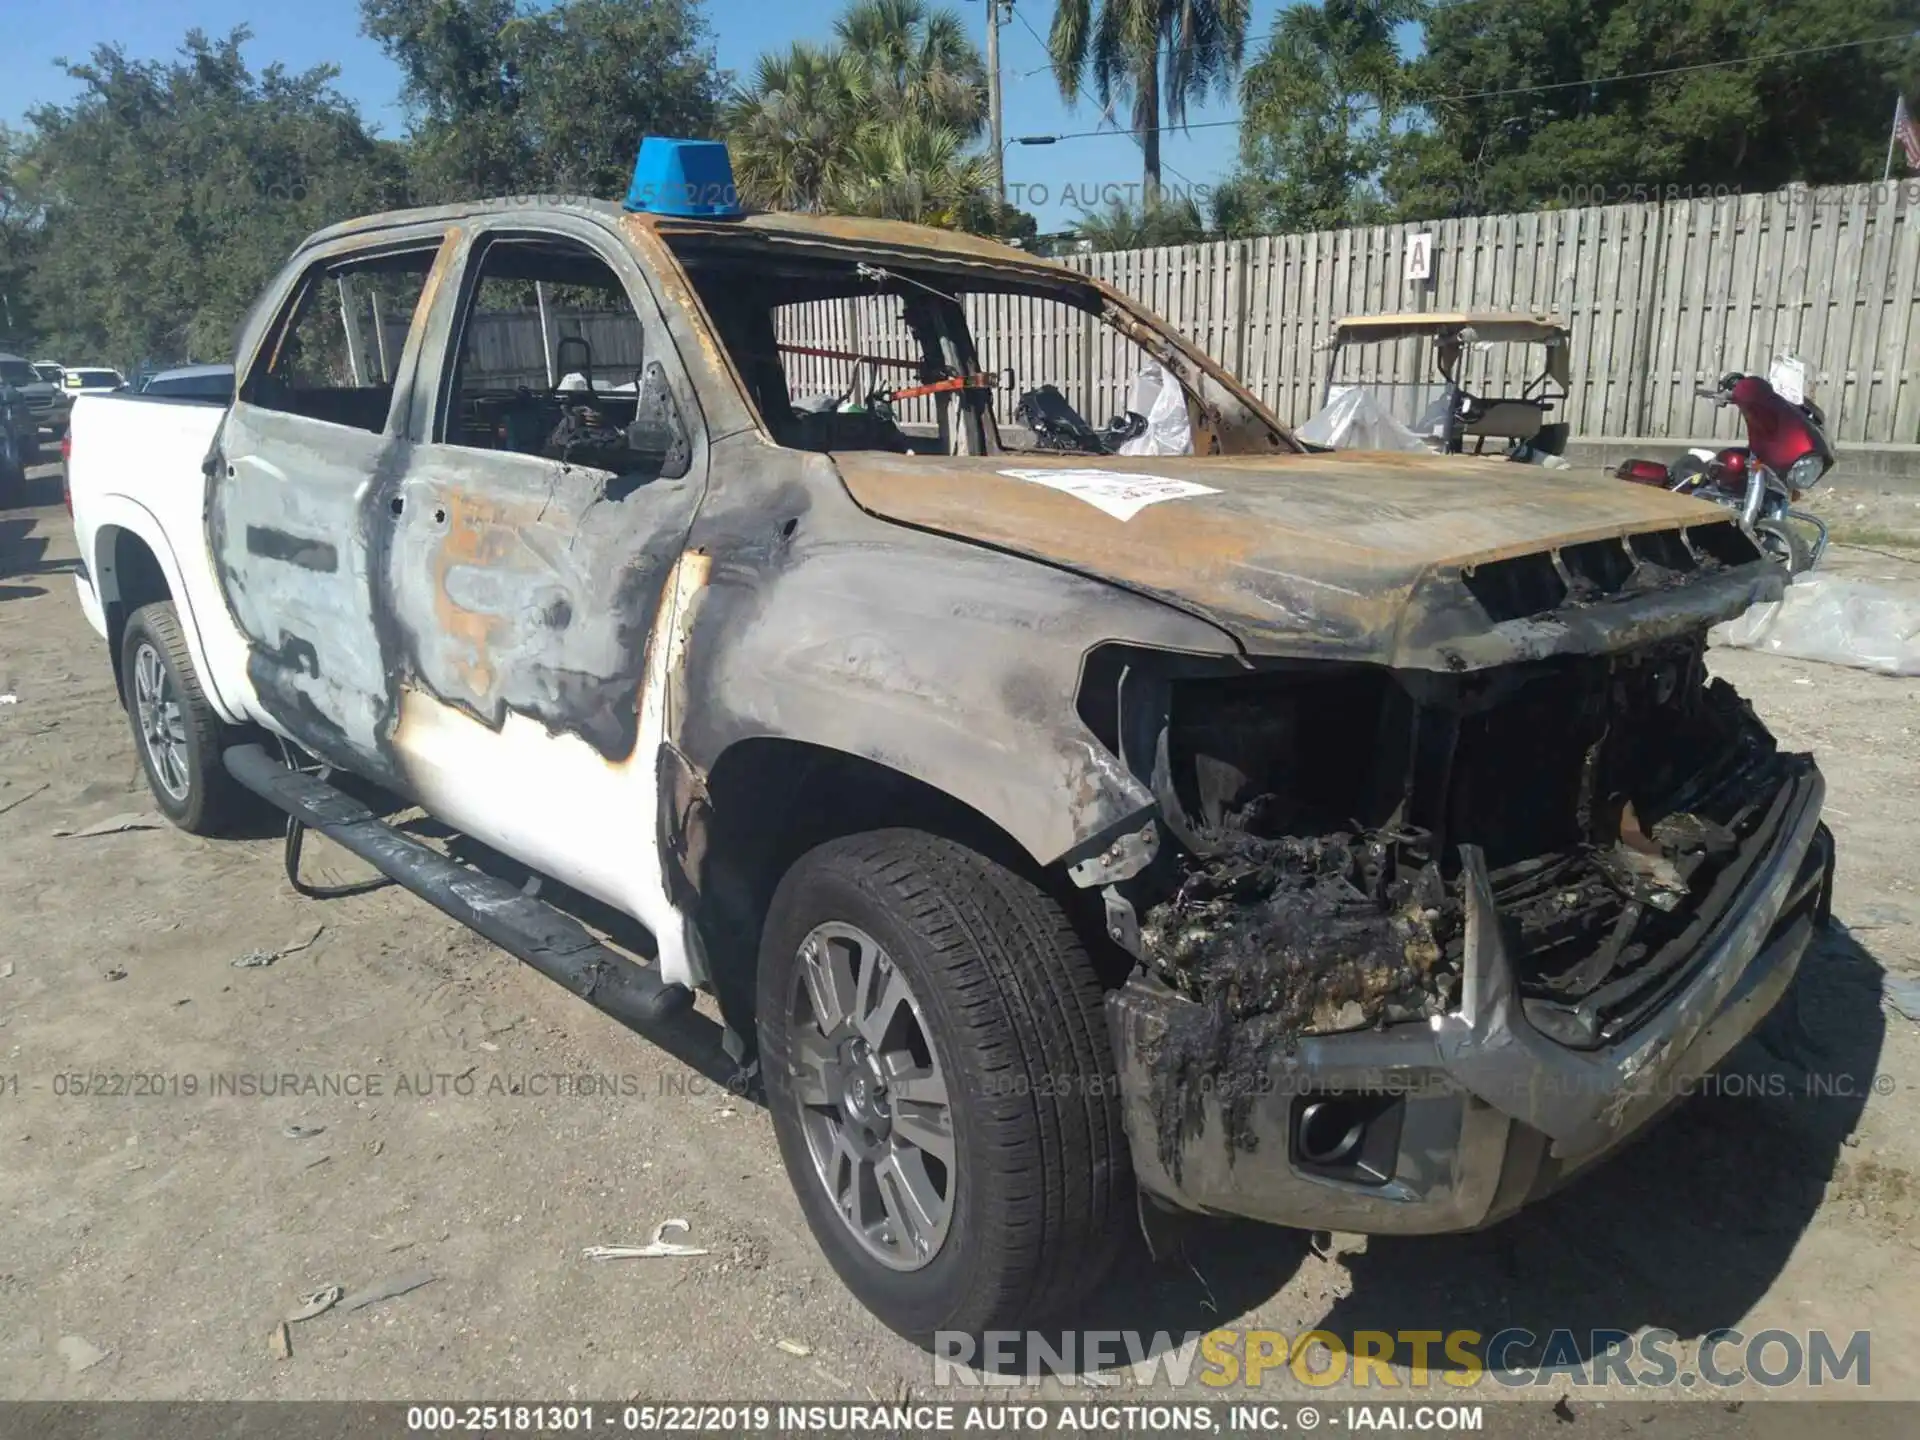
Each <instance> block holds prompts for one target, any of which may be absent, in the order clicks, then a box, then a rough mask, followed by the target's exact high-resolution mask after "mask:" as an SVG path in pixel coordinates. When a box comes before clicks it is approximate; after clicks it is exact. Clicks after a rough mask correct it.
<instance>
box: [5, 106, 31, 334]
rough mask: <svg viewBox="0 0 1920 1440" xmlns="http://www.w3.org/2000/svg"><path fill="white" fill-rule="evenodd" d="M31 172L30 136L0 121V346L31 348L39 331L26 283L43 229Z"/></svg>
mask: <svg viewBox="0 0 1920 1440" xmlns="http://www.w3.org/2000/svg"><path fill="white" fill-rule="evenodd" d="M30 175H31V161H30V160H29V159H28V156H27V150H26V137H25V136H24V135H23V134H21V133H20V132H19V131H17V130H12V129H9V128H8V127H7V126H5V125H0V350H16V351H17V350H30V349H32V348H33V344H34V339H35V336H36V334H37V331H36V329H35V326H34V316H33V301H32V298H31V297H30V295H29V294H28V284H29V278H30V277H31V275H32V273H33V266H34V259H35V255H36V252H37V251H38V249H39V239H40V233H41V227H40V225H39V216H38V213H37V209H36V207H35V205H34V203H33V199H32V197H31V196H30V195H29V194H28V185H29V183H30Z"/></svg>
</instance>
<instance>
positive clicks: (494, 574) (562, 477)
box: [388, 452, 699, 760]
mask: <svg viewBox="0 0 1920 1440" xmlns="http://www.w3.org/2000/svg"><path fill="white" fill-rule="evenodd" d="M543 469H544V471H545V472H546V473H544V474H542V473H541V472H542V470H543ZM607 486H608V477H607V476H606V475H604V474H602V473H600V472H598V471H591V470H581V469H573V468H569V467H566V466H563V465H561V464H559V463H557V462H551V463H548V464H547V465H545V466H544V467H542V466H540V465H536V464H534V463H532V462H529V461H528V460H527V459H526V458H525V457H521V456H505V457H501V456H492V455H486V454H474V453H468V454H466V455H464V456H460V455H458V454H457V452H455V453H449V454H448V455H447V456H446V457H445V458H444V460H441V461H438V462H436V463H435V464H434V465H432V466H431V467H430V468H423V467H422V466H421V465H419V464H416V465H415V466H414V467H413V468H412V469H411V470H410V471H409V475H408V478H407V480H406V481H405V483H404V485H403V487H402V491H401V492H400V493H401V495H402V498H403V500H404V504H403V519H402V521H401V523H400V524H399V525H398V526H397V527H395V532H394V540H393V553H392V559H391V562H390V568H389V572H388V575H389V583H390V585H391V587H392V595H393V607H394V612H395V616H396V623H397V627H398V629H399V631H400V636H401V646H402V652H403V653H402V656H401V661H400V663H401V664H402V666H403V667H404V669H405V671H406V672H407V673H408V674H409V675H410V676H412V677H414V678H415V679H416V680H417V682H418V683H419V684H420V685H422V686H423V687H424V688H425V689H426V690H428V691H429V692H430V693H432V694H433V695H435V696H437V697H438V698H440V699H442V700H444V701H446V702H447V703H449V704H452V705H456V706H458V707H460V708H461V709H464V710H466V711H467V712H468V713H469V714H471V715H473V716H474V717H475V718H477V719H479V720H481V721H482V722H483V723H485V724H488V725H490V726H493V727H494V728H496V729H497V728H498V727H499V726H500V724H501V723H502V722H503V720H504V718H505V716H506V714H507V712H508V711H516V712H518V713H520V714H524V715H527V716H529V717H531V718H533V719H535V720H537V721H539V722H540V723H541V724H542V725H544V726H545V727H547V729H549V730H550V731H552V732H554V733H566V732H572V733H575V734H578V735H580V736H581V737H582V738H583V739H585V740H586V741H587V742H588V743H589V744H591V745H592V746H593V747H594V749H595V750H597V751H598V752H599V753H600V754H601V755H603V756H605V757H606V758H607V759H609V760H625V759H627V758H629V757H630V756H632V754H633V750H634V744H635V739H636V735H637V731H638V703H639V702H638V693H639V687H640V677H641V673H642V670H643V667H644V661H645V650H646V641H647V632H648V628H649V626H650V625H651V624H652V621H653V617H654V614H655V611H656V609H657V608H658V604H659V598H660V588H661V585H662V584H663V582H664V580H665V578H666V575H667V572H668V570H669V569H670V567H671V566H672V564H673V561H674V559H675V558H676V557H677V556H678V555H679V553H680V549H681V546H682V543H683V540H684V537H685V534H686V527H687V525H688V524H689V523H690V521H691V519H692V513H693V507H694V504H695V502H696V501H697V499H698V494H699V488H698V484H697V483H696V482H693V481H690V480H654V481H651V482H649V483H646V484H643V485H637V486H634V487H633V488H631V489H630V490H628V492H627V493H626V494H625V496H624V498H622V499H619V500H610V499H608V498H607V494H608V489H607Z"/></svg>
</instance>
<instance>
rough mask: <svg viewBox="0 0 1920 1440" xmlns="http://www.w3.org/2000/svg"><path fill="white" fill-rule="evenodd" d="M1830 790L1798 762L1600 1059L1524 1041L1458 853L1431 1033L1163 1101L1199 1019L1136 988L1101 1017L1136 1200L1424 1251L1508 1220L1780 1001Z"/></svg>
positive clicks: (1297, 1061) (1319, 1041)
mask: <svg viewBox="0 0 1920 1440" xmlns="http://www.w3.org/2000/svg"><path fill="white" fill-rule="evenodd" d="M1824 788H1825V787H1824V784H1823V782H1822V780H1821V777H1820V773H1819V771H1818V770H1817V769H1815V768H1814V767H1813V765H1812V764H1811V762H1806V763H1805V765H1804V768H1803V769H1801V770H1800V771H1799V772H1798V773H1797V774H1796V775H1794V777H1793V778H1792V779H1790V780H1789V781H1788V782H1787V783H1786V784H1785V785H1784V786H1783V787H1782V789H1781V791H1780V793H1779V795H1778V797H1777V798H1776V800H1775V803H1774V806H1773V807H1772V813H1771V814H1770V816H1769V818H1768V823H1767V824H1765V825H1764V826H1763V827H1762V828H1761V830H1760V832H1759V833H1758V834H1757V835H1756V836H1755V838H1754V849H1753V853H1752V854H1751V855H1750V856H1748V857H1744V858H1745V859H1746V860H1747V862H1748V863H1746V864H1744V865H1743V866H1742V867H1741V874H1740V877H1739V880H1738V883H1737V888H1735V889H1734V890H1733V893H1732V894H1731V895H1730V896H1727V897H1722V903H1721V904H1720V906H1719V908H1718V913H1717V915H1716V916H1715V918H1714V919H1713V921H1712V923H1711V926H1710V928H1709V929H1708V930H1707V932H1706V934H1705V935H1704V937H1703V938H1702V940H1701V942H1700V944H1699V946H1698V948H1697V950H1696V951H1695V953H1694V958H1693V959H1692V961H1691V963H1690V964H1688V965H1687V966H1686V967H1685V969H1684V970H1683V972H1682V973H1681V974H1680V975H1679V976H1677V977H1675V979H1674V981H1673V982H1672V988H1671V991H1670V993H1668V994H1666V995H1665V996H1664V997H1663V998H1662V1002H1661V1004H1660V1005H1659V1007H1658V1008H1657V1009H1656V1010H1654V1012H1653V1013H1652V1014H1651V1015H1650V1016H1648V1017H1647V1018H1645V1019H1644V1020H1642V1021H1640V1022H1639V1023H1638V1024H1637V1025H1636V1026H1635V1028H1633V1029H1632V1030H1631V1032H1630V1033H1628V1034H1626V1035H1624V1036H1622V1037H1620V1038H1619V1039H1617V1040H1615V1041H1613V1042H1612V1043H1608V1044H1604V1045H1602V1046H1601V1047H1599V1048H1596V1049H1590V1050H1576V1049H1571V1048H1568V1047H1566V1046H1564V1045H1561V1044H1559V1043H1558V1042H1556V1041H1553V1040H1550V1039H1548V1038H1546V1036H1544V1035H1543V1034H1541V1033H1540V1032H1539V1031H1538V1030H1536V1029H1535V1028H1534V1027H1533V1026H1532V1025H1531V1024H1529V1023H1528V1021H1527V1019H1526V1016H1525V1014H1524V1010H1523V1006H1522V1001H1521V997H1520V994H1519V988H1518V985H1517V983H1516V981H1515V977H1514V972H1513V967H1512V965H1511V964H1510V962H1509V959H1508V955H1507V952H1506V947H1505V944H1504V942H1503V940H1502V936H1501V926H1500V923H1499V918H1498V916H1497V914H1496V912H1495V910H1494V902H1493V897H1492V893H1491V889H1490V887H1489V885H1488V883H1487V878H1486V872H1485V868H1484V866H1483V865H1481V863H1480V861H1479V857H1478V854H1477V852H1474V851H1472V850H1471V849H1468V848H1465V847H1463V850H1462V860H1463V872H1464V875H1463V881H1464V884H1463V889H1464V904H1465V912H1466V954H1465V964H1464V973H1463V977H1462V978H1463V986H1462V993H1461V999H1460V1004H1459V1005H1458V1007H1457V1008H1456V1009H1455V1010H1454V1011H1453V1012H1452V1013H1450V1014H1447V1015H1443V1016H1436V1017H1435V1018H1434V1019H1433V1020H1431V1021H1430V1022H1427V1023H1425V1024H1415V1023H1407V1024H1400V1025H1391V1026H1388V1027H1386V1028H1384V1029H1379V1030H1369V1031H1362V1032H1357V1033H1349V1034H1341V1035H1324V1036H1303V1037H1300V1038H1298V1039H1297V1040H1294V1041H1292V1042H1291V1043H1290V1044H1285V1045H1275V1046H1274V1047H1273V1049H1272V1051H1271V1053H1269V1054H1266V1055H1264V1056H1262V1057H1261V1063H1260V1065H1259V1066H1258V1067H1257V1071H1256V1072H1253V1073H1235V1074H1226V1073H1223V1074H1222V1075H1221V1076H1220V1077H1219V1083H1218V1085H1217V1086H1215V1087H1212V1088H1211V1089H1208V1090H1207V1093H1203V1094H1199V1095H1195V1094H1193V1093H1191V1092H1192V1089H1193V1087H1192V1086H1191V1084H1188V1085H1186V1086H1184V1087H1183V1093H1182V1094H1181V1095H1180V1096H1179V1097H1178V1103H1170V1101H1169V1097H1168V1094H1167V1087H1166V1085H1165V1083H1164V1073H1163V1071H1162V1070H1161V1068H1160V1067H1162V1066H1163V1064H1164V1062H1165V1050H1166V1042H1167V1039H1168V1035H1169V1031H1170V1029H1171V1028H1172V1027H1173V1026H1175V1025H1177V1024H1178V1023H1179V1022H1180V1021H1181V1019H1182V1016H1181V1013H1180V1007H1187V1009H1188V1010H1189V1011H1191V1010H1193V1009H1194V1008H1195V1002H1193V1001H1191V1000H1187V999H1185V998H1183V997H1181V996H1179V995H1177V994H1175V993H1174V992H1173V991H1171V990H1169V989H1167V988H1166V987H1165V986H1163V985H1161V984H1160V983H1159V982H1158V981H1156V980H1153V979H1151V978H1146V977H1142V976H1136V977H1135V978H1134V979H1132V980H1131V981H1129V982H1128V983H1127V984H1126V985H1125V986H1123V987H1122V988H1121V989H1119V990H1117V991H1115V992H1113V993H1112V994H1110V995H1109V996H1108V998H1107V1019H1108V1023H1109V1028H1110V1030H1111V1032H1112V1037H1113V1044H1114V1051H1115V1057H1116V1062H1117V1068H1118V1077H1119V1086H1120V1093H1121V1097H1122V1104H1123V1113H1124V1116H1125V1123H1126V1126H1127V1134H1128V1138H1129V1141H1130V1143H1131V1148H1132V1152H1133V1161H1134V1168H1135V1171H1136V1173H1137V1174H1138V1176H1139V1179H1140V1183H1141V1185H1142V1186H1143V1187H1144V1188H1145V1190H1146V1191H1147V1192H1148V1193H1149V1194H1151V1195H1153V1196H1155V1197H1157V1198H1158V1199H1160V1200H1162V1201H1164V1202H1166V1203H1168V1204H1171V1205H1174V1206H1177V1207H1180V1208H1184V1209H1189V1210H1201V1211H1210V1212H1217V1213H1222V1214H1232V1215H1244V1216H1249V1217H1252V1218H1255V1219H1260V1220H1267V1221H1272V1222H1275V1223H1278V1224H1283V1225H1295V1226H1302V1227H1308V1228H1315V1229H1340V1230H1355V1231H1364V1232H1374V1233H1381V1234H1396V1233H1397V1234H1431V1233H1437V1232H1445V1231H1454V1230H1469V1229H1473V1228H1475V1227H1477V1226H1481V1225H1486V1224H1489V1223H1491V1222H1493V1221H1495V1220H1498V1219H1500V1218H1502V1217H1504V1216H1506V1215H1508V1214H1511V1213H1512V1212H1513V1211H1514V1210H1516V1209H1518V1208H1519V1207H1520V1206H1521V1205H1523V1204H1525V1203H1527V1202H1528V1201H1529V1200H1531V1199H1533V1198H1535V1197H1537V1196H1539V1195H1542V1194H1544V1193H1546V1192H1547V1191H1548V1190H1551V1189H1552V1188H1553V1187H1554V1186H1556V1185H1557V1184H1558V1183H1559V1182H1560V1181H1561V1180H1563V1179H1564V1178H1565V1177H1566V1176H1568V1175H1570V1174H1571V1173H1573V1172H1574V1171H1576V1170H1578V1169H1580V1168H1581V1167H1582V1166H1585V1165H1587V1164H1590V1163H1592V1162H1593V1161H1594V1160H1597V1159H1599V1158H1600V1157H1601V1156H1603V1155H1606V1154H1607V1153H1608V1152H1610V1151H1612V1150H1613V1149H1615V1148H1617V1147H1618V1146H1620V1145H1621V1144H1622V1143H1623V1142H1624V1141H1626V1140H1627V1139H1628V1138H1629V1137H1630V1136H1632V1135H1633V1134H1634V1133H1635V1132H1636V1131H1638V1130H1640V1129H1641V1128H1642V1127H1644V1126H1645V1125H1646V1124H1647V1123H1648V1122H1649V1121H1650V1120H1652V1119H1653V1118H1654V1117H1655V1116H1656V1115H1657V1114H1659V1113H1660V1112H1661V1111H1662V1110H1664V1109H1665V1108H1666V1107H1667V1106H1668V1105H1670V1104H1671V1103H1673V1102H1674V1101H1676V1100H1678V1099H1681V1098H1684V1097H1685V1096H1686V1095H1687V1094H1689V1093H1692V1092H1693V1091H1695V1090H1697V1089H1699V1088H1701V1087H1700V1081H1701V1077H1703V1076H1704V1075H1705V1074H1706V1073H1707V1072H1708V1071H1709V1070H1710V1069H1711V1068H1712V1067H1713V1066H1714V1065H1716V1064H1717V1063H1718V1062H1719V1061H1720V1060H1721V1058H1722V1057H1723V1056H1725V1055H1726V1053H1727V1052H1728V1051H1729V1050H1731V1049H1732V1048H1733V1047H1734V1045H1736V1044H1737V1043H1738V1042H1739V1041H1740V1040H1741V1039H1743V1038H1744V1037H1745V1036H1746V1035H1747V1034H1749V1033H1750V1032H1751V1031H1752V1030H1753V1028H1754V1027H1755V1026H1756V1025H1757V1024H1759V1022H1760V1020H1761V1019H1762V1018H1763V1017H1764V1016H1765V1015H1766V1013H1767V1012H1768V1011H1769V1010H1770V1009H1771V1008H1772V1007H1773V1005H1774V1003H1775V1002H1776V1001H1777V1000H1778V999H1779V998H1780V996H1781V995H1782V994H1783V993H1784V992H1785V991H1786V989H1787V986H1788V985H1789V984H1790V983H1791V981H1792V979H1793V976H1794V973H1795V971H1796V970H1797V969H1798V967H1799V964H1800V958H1801V956H1802V954H1803V953H1804V951H1805V950H1806V948H1807V943H1808V940H1809V938H1810V937H1811V935H1812V932H1813V927H1814V924H1815V919H1816V913H1817V911H1818V908H1819V905H1820V903H1821V901H1822V898H1823V892H1824V888H1825V886H1826V884H1827V883H1828V881H1827V877H1828V874H1829V871H1830V865H1831V841H1830V839H1829V837H1828V835H1827V832H1826V831H1825V830H1824V829H1822V828H1821V826H1820V823H1819V819H1820V801H1821V797H1822V794H1823V792H1824Z"/></svg>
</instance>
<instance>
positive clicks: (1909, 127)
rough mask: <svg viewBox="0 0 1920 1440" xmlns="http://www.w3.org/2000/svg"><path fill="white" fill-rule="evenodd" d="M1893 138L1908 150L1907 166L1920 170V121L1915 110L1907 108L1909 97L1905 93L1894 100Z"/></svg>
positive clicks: (1902, 147) (1913, 169)
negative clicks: (1914, 115) (1914, 116)
mask: <svg viewBox="0 0 1920 1440" xmlns="http://www.w3.org/2000/svg"><path fill="white" fill-rule="evenodd" d="M1893 138H1894V139H1896V140H1898V141H1899V142H1900V148H1901V149H1902V150H1905V151H1906V152H1907V168H1908V169H1909V170H1912V171H1915V172H1920V121H1916V120H1915V119H1914V118H1913V112H1912V111H1911V110H1909V109H1907V97H1906V96H1904V95H1902V96H1901V97H1900V98H1899V99H1898V100H1896V101H1895V102H1894V106H1893Z"/></svg>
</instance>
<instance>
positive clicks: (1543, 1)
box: [1386, 0, 1920, 217]
mask: <svg viewBox="0 0 1920 1440" xmlns="http://www.w3.org/2000/svg"><path fill="white" fill-rule="evenodd" d="M1917 27H1920V3H1916V0H1478V3H1475V4H1472V5H1463V6H1458V7H1451V6H1450V7H1445V8H1436V9H1435V10H1434V12H1433V14H1432V15H1431V16H1430V17H1429V19H1428V22H1427V31H1426V51H1425V53H1424V54H1423V55H1422V56H1421V58H1420V59H1419V61H1418V62H1417V63H1416V64H1415V65H1414V67H1413V76H1412V82H1411V83H1412V87H1413V89H1414V90H1415V91H1416V92H1418V93H1419V94H1420V95H1421V96H1422V97H1423V99H1424V121H1423V123H1422V124H1421V125H1420V126H1419V127H1417V129H1416V130H1415V131H1414V132H1413V133H1411V134H1409V135H1407V136H1406V137H1404V138H1403V139H1402V140H1401V142H1400V143H1399V145H1398V147H1397V148H1398V151H1399V153H1398V155H1397V156H1396V159H1395V162H1394V163H1393V164H1392V165H1391V166H1390V167H1389V168H1388V171H1387V174H1386V189H1387V191H1388V193H1389V194H1390V196H1391V197H1392V199H1393V200H1394V201H1395V203H1396V206H1397V208H1398V209H1399V211H1400V212H1401V213H1402V214H1404V215H1407V216H1409V217H1422V216H1433V215H1444V214H1460V213H1469V212H1474V211H1480V212H1487V211H1503V210H1524V209H1531V208H1535V207H1539V206H1543V205H1555V204H1566V203H1572V202H1574V201H1576V200H1578V199H1580V198H1582V197H1585V196H1589V195H1593V194H1596V193H1598V194H1603V195H1608V196H1615V195H1617V196H1619V197H1621V198H1624V199H1632V198H1635V197H1636V196H1640V197H1648V198H1652V197H1655V196H1657V195H1658V194H1660V193H1666V192H1667V191H1668V188H1669V187H1673V193H1685V192H1686V190H1687V189H1689V188H1692V189H1694V190H1696V191H1697V190H1700V189H1708V190H1711V189H1712V188H1713V187H1716V186H1738V187H1741V188H1744V189H1748V190H1766V189H1772V188H1775V187H1777V186H1780V185H1783V184H1785V183H1787V182H1789V181H1805V182H1807V183H1809V184H1823V183H1834V182H1843V181H1856V180H1867V179H1875V180H1877V179H1878V178H1879V177H1880V171H1881V166H1882V164H1883V162H1884V158H1885V155H1886V145H1887V135H1888V131H1889V128H1890V124H1891V120H1892V111H1893V100H1894V95H1895V93H1896V91H1898V90H1899V89H1900V88H1901V87H1902V86H1905V87H1906V89H1907V92H1908V93H1909V94H1911V93H1912V92H1913V89H1914V86H1915V82H1916V80H1920V45H1916V44H1913V43H1867V44H1859V43H1856V42H1861V41H1868V42H1873V41H1876V40H1880V41H1884V40H1885V39H1886V37H1901V36H1906V37H1909V38H1910V37H1911V36H1912V35H1913V33H1914V31H1915V29H1916V28H1917ZM1839 46H1846V47H1848V48H1844V49H1840V48H1831V47H1839ZM1782 52H1797V53H1782ZM1741 56H1756V57H1773V58H1762V59H1756V60H1754V61H1753V62H1752V63H1748V64H1739V65H1725V66H1720V67H1718V68H1714V69H1695V70H1689V71H1686V72H1685V73H1673V74H1665V75H1657V76H1649V77H1647V78H1645V79H1638V80H1626V81H1607V80H1606V79H1605V77H1610V76H1618V75H1629V74H1635V73H1639V72H1644V71H1650V70H1667V71H1674V70H1679V69H1681V68H1682V67H1688V66H1699V65H1704V64H1709V63H1712V62H1719V61H1726V60H1732V59H1737V58H1739V57H1741ZM1488 91H1495V92H1503V93H1497V94H1486V93H1484V92H1488ZM1450 95H1451V96H1462V97H1469V96H1474V97H1477V98H1461V99H1457V100H1449V99H1446V98H1444V97H1446V96H1450Z"/></svg>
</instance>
